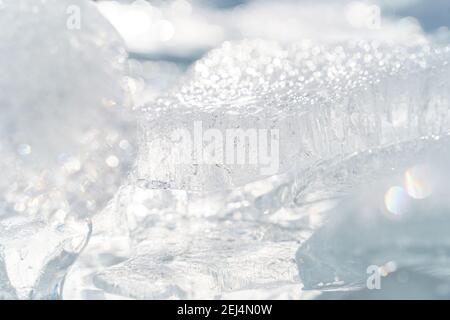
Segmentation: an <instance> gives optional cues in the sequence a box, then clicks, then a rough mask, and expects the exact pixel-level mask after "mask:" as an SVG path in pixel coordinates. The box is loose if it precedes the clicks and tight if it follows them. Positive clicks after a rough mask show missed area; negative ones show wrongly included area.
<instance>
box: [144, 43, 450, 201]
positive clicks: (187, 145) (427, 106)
mask: <svg viewBox="0 0 450 320" xmlns="http://www.w3.org/2000/svg"><path fill="white" fill-rule="evenodd" d="M449 53H450V48H449V47H435V46H433V45H431V44H425V45H422V46H411V47H408V46H396V45H387V44H381V43H378V42H374V41H370V42H366V41H358V42H353V43H346V44H335V45H321V44H315V43H313V42H309V41H305V42H302V43H299V44H294V45H291V46H282V45H279V44H276V43H272V42H264V41H256V40H255V41H243V42H240V43H225V44H224V45H223V46H222V47H221V48H219V49H216V50H213V51H212V52H211V53H209V54H208V55H207V56H206V57H205V58H203V59H201V60H200V61H198V62H197V63H196V64H195V65H194V66H193V67H192V69H191V70H190V72H188V74H187V76H186V78H185V79H184V81H181V83H180V84H179V85H178V86H175V87H174V89H173V90H171V91H170V92H169V93H167V94H166V95H164V96H162V97H160V98H159V99H158V100H157V101H156V102H155V103H152V104H149V105H148V106H147V107H146V108H144V115H143V116H142V120H141V123H140V134H139V139H140V141H139V145H140V150H139V154H138V160H137V167H136V170H135V178H136V179H137V180H144V181H146V182H147V184H148V186H149V187H153V188H170V189H184V190H189V191H193V192H200V193H202V192H211V191H217V190H224V189H232V188H235V187H239V186H243V185H245V184H247V183H249V182H253V181H257V180H261V179H264V178H267V177H270V176H273V175H277V174H285V173H286V174H291V173H293V172H294V173H295V172H299V171H301V170H306V169H309V168H311V167H313V166H314V165H316V164H317V163H318V162H324V161H327V160H329V161H331V160H336V161H338V159H344V158H346V157H348V156H350V155H352V154H354V153H357V152H362V151H368V150H370V149H372V148H382V147H384V146H390V145H394V144H397V143H402V142H405V141H409V140H413V139H419V138H420V137H422V136H433V135H440V134H443V133H445V132H447V131H448V128H449V123H448V121H449V117H448V100H449V83H448V81H447V80H448V75H449V72H450V71H449V70H450V67H449V56H450V54H449ZM236 130H237V131H236ZM237 150H241V152H242V153H241V154H239V152H238V151H237Z"/></svg>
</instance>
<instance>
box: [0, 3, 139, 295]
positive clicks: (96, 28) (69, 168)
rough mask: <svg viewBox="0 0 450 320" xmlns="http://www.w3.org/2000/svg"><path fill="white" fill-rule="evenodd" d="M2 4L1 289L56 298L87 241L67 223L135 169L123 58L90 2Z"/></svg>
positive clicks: (105, 196) (118, 43)
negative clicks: (131, 162) (67, 273)
mask: <svg viewBox="0 0 450 320" xmlns="http://www.w3.org/2000/svg"><path fill="white" fill-rule="evenodd" d="M1 4H2V6H1V9H0V70H1V75H0V105H1V111H2V115H1V117H0V171H1V172H2V179H1V181H0V229H1V232H0V251H1V258H0V260H1V263H0V265H1V266H0V288H1V289H0V291H1V296H2V297H4V298H5V297H6V298H58V297H60V289H61V284H62V282H63V279H64V277H65V274H66V272H67V270H68V268H69V267H70V265H71V264H72V263H73V262H74V260H75V258H76V257H77V255H78V253H79V251H80V250H81V248H82V246H83V245H82V244H83V243H84V242H85V241H86V240H87V238H88V231H86V230H84V229H85V228H84V229H83V230H82V231H79V232H75V231H73V230H72V225H71V224H69V223H68V222H67V221H69V220H70V219H71V218H70V217H71V216H72V217H73V219H75V220H77V221H78V219H81V217H88V216H90V215H92V214H93V213H95V212H96V211H97V210H100V209H101V208H102V206H104V204H105V203H106V201H107V200H108V199H109V197H111V196H112V195H113V194H114V192H115V191H116V189H117V187H118V186H119V184H120V183H121V179H122V177H123V173H124V172H125V171H126V170H127V169H128V167H127V166H128V165H129V163H130V158H131V147H130V144H131V141H129V140H130V138H128V136H127V135H128V132H129V131H128V127H129V126H130V124H129V122H128V121H129V119H128V118H129V115H128V114H127V113H126V112H125V109H124V105H125V104H126V103H127V94H126V92H127V88H126V87H125V86H124V77H125V75H126V68H125V66H126V65H125V62H126V53H125V50H124V48H123V46H122V42H121V40H120V38H119V37H118V36H117V35H116V33H115V31H114V29H113V28H112V27H111V26H110V25H109V23H108V22H107V21H106V20H104V18H103V17H102V16H101V15H100V14H99V13H98V12H97V9H96V8H95V6H94V5H93V4H92V3H91V2H90V1H76V2H74V1H68V0H47V1H43V0H38V1H25V0H18V1H17V0H5V1H2V3H1ZM61 217H65V218H64V219H63V220H64V221H63V222H60V223H59V222H58V221H61V219H62V218H61ZM82 220H83V221H84V218H83V219H82ZM80 221H81V220H80ZM55 223H56V224H55ZM58 223H59V224H58ZM86 223H87V222H83V223H82V222H78V223H77V224H81V225H83V226H85V227H86ZM74 239H78V240H76V243H73V244H71V241H72V240H74ZM80 239H81V240H80ZM74 241H75V240H74ZM80 243H81V244H80Z"/></svg>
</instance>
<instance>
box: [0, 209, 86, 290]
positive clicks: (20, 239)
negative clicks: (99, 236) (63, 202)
mask: <svg viewBox="0 0 450 320" xmlns="http://www.w3.org/2000/svg"><path fill="white" fill-rule="evenodd" d="M0 231H1V232H0V298H1V299H60V298H62V290H63V285H64V279H65V277H66V274H67V272H68V270H69V268H70V267H71V266H72V264H73V263H74V261H75V260H76V258H77V257H78V255H79V253H80V252H81V251H82V249H83V248H84V246H85V245H86V243H87V242H88V240H89V236H90V233H91V226H90V222H89V221H77V220H75V219H73V218H70V217H65V218H63V219H62V220H60V221H57V220H54V221H53V222H52V223H50V222H49V221H45V220H39V219H32V218H29V217H26V216H20V217H19V216H12V217H6V218H3V219H1V220H0Z"/></svg>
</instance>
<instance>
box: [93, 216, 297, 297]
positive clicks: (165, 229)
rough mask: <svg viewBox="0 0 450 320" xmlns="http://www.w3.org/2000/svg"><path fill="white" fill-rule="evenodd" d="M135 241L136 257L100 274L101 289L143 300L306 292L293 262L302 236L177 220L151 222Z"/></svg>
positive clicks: (257, 226)
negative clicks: (256, 291)
mask: <svg viewBox="0 0 450 320" xmlns="http://www.w3.org/2000/svg"><path fill="white" fill-rule="evenodd" d="M144 224H145V227H144ZM134 239H136V240H138V239H140V240H141V242H140V243H139V244H138V245H137V247H136V249H135V253H134V254H133V255H132V256H131V258H129V259H128V260H126V261H125V262H122V263H120V264H117V265H114V266H112V267H109V268H107V269H105V270H103V271H100V272H99V273H97V274H96V275H95V277H94V284H95V285H96V286H97V287H99V288H101V289H104V290H106V291H107V292H109V293H114V294H119V295H123V296H128V297H132V298H139V299H168V298H178V299H180V298H185V299H193V298H220V296H221V294H223V293H226V292H233V291H236V290H245V289H259V290H262V289H265V290H268V289H271V288H279V287H283V286H288V285H291V286H294V285H296V286H297V291H298V292H300V290H301V288H300V285H299V282H298V279H297V270H296V267H295V263H294V260H293V255H294V252H295V248H296V247H298V244H299V243H300V239H301V233H300V232H299V231H298V230H290V229H287V228H281V227H278V226H276V225H271V224H263V223H254V222H253V223H252V222H244V221H241V222H239V221H231V220H228V221H227V220H207V219H192V218H191V219H190V218H188V217H180V216H178V215H174V214H172V215H166V216H165V217H151V216H149V217H148V218H147V219H146V221H145V223H141V226H140V228H138V229H136V230H135V234H134Z"/></svg>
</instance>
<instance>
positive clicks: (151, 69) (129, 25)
mask: <svg viewBox="0 0 450 320" xmlns="http://www.w3.org/2000/svg"><path fill="white" fill-rule="evenodd" d="M96 3H97V5H98V7H99V9H100V11H101V13H102V14H103V15H104V16H105V17H106V18H107V19H108V20H109V21H110V22H111V24H112V25H113V26H114V27H115V28H116V29H117V31H118V32H119V33H120V35H121V36H122V37H123V39H124V40H125V42H126V46H127V49H128V52H129V56H130V57H131V60H130V67H131V75H132V77H131V78H130V83H129V85H130V88H131V90H132V92H133V94H134V96H135V105H137V106H138V107H139V106H140V105H143V104H145V103H147V102H149V101H150V100H151V99H153V98H154V97H155V96H156V95H158V93H159V92H160V91H161V90H165V89H169V88H170V86H171V85H172V84H173V83H174V81H175V80H176V79H178V77H179V76H180V75H182V74H183V72H184V71H185V70H186V69H187V67H188V66H189V65H190V64H192V63H193V62H194V61H196V60H198V59H199V58H201V57H202V56H203V55H204V54H205V53H206V52H207V51H208V50H210V49H212V48H215V47H217V46H219V45H220V44H222V43H223V42H224V41H228V40H239V39H251V38H263V39H271V40H275V41H278V42H282V43H291V42H295V41H298V40H303V39H312V40H315V41H317V40H320V41H323V42H327V41H332V42H335V41H344V40H351V39H359V38H364V39H375V40H377V39H379V40H383V41H387V42H389V41H390V42H396V43H403V44H410V45H414V44H418V43H422V42H425V41H434V42H440V43H442V42H444V43H445V42H448V41H449V39H450V32H449V25H450V2H449V1H447V0H434V1H425V0H392V1H387V0H377V1H375V0H374V1H347V0H320V1H311V0H296V1H295V0H281V1H280V0H173V1H169V0H168V1H162V0H153V1H145V0H137V1H130V0H118V1H96Z"/></svg>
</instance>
